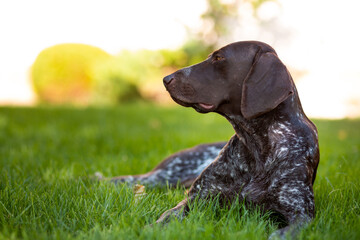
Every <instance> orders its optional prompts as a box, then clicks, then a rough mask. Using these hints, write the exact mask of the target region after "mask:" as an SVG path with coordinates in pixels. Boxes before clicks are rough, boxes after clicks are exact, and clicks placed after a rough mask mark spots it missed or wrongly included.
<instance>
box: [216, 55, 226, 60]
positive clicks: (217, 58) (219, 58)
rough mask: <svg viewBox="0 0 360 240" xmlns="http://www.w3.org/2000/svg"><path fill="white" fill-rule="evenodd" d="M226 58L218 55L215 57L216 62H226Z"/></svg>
mask: <svg viewBox="0 0 360 240" xmlns="http://www.w3.org/2000/svg"><path fill="white" fill-rule="evenodd" d="M224 59H225V58H223V57H222V56H219V55H217V56H215V57H214V61H222V60H224Z"/></svg>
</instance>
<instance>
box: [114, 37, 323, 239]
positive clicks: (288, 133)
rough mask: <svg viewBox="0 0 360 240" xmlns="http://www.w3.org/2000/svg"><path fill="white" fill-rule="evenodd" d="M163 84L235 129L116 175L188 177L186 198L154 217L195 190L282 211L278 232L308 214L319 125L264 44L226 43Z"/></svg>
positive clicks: (184, 207) (183, 206)
mask: <svg viewBox="0 0 360 240" xmlns="http://www.w3.org/2000/svg"><path fill="white" fill-rule="evenodd" d="M164 85H165V87H166V89H167V90H168V91H169V93H170V95H171V97H172V98H173V99H174V100H175V101H176V102H177V103H179V104H180V105H183V106H186V107H193V108H194V109H195V110H197V111H198V112H201V113H206V112H217V113H219V114H221V115H222V116H224V117H225V118H227V120H228V121H229V122H230V123H231V124H232V126H233V128H234V130H235V135H234V136H233V137H232V138H231V139H230V141H229V142H228V143H227V144H226V145H225V146H224V143H219V144H213V145H204V146H200V147H196V148H194V149H190V150H187V151H185V152H181V153H178V154H175V155H173V156H171V157H169V158H168V159H166V160H165V161H164V162H162V163H161V164H160V165H159V166H157V167H156V168H155V169H154V170H153V171H152V172H150V173H148V174H144V175H140V177H139V176H137V177H136V176H135V177H134V176H128V177H118V178H115V179H114V180H115V181H130V182H131V181H140V182H143V183H151V184H155V183H156V182H158V183H160V184H165V182H166V181H168V182H169V183H171V184H176V182H178V181H179V182H181V183H183V184H185V185H189V183H192V184H191V188H190V190H189V192H188V196H187V197H186V199H185V200H183V201H182V202H180V203H179V204H178V205H177V206H176V207H174V208H172V209H170V210H168V211H166V212H165V213H164V214H163V215H162V216H161V217H160V218H159V220H158V221H157V222H158V223H160V222H167V221H168V220H169V219H171V218H172V217H177V218H182V217H184V216H185V215H186V213H187V212H188V211H189V208H188V204H189V202H191V201H193V199H195V198H196V197H199V198H203V199H205V198H207V197H209V196H216V195H219V196H220V197H222V198H224V199H226V200H230V201H231V200H234V199H236V198H238V199H240V200H244V201H245V202H251V203H252V204H255V205H260V206H262V207H263V208H264V209H265V210H273V211H276V212H278V213H280V214H282V215H283V216H284V217H285V219H286V221H287V222H288V223H289V225H288V226H287V227H285V228H283V229H280V230H279V231H278V232H277V233H276V234H278V235H281V236H283V235H284V234H285V233H286V232H287V231H289V230H290V232H294V231H293V229H295V226H300V225H301V224H303V223H306V222H308V221H309V220H311V219H312V218H313V217H314V214H315V207H314V195H313V188H312V186H313V183H314V180H315V176H316V169H317V166H318V163H319V148H318V138H317V130H316V127H315V125H314V124H313V123H312V122H311V121H310V120H309V119H308V118H307V117H306V115H305V114H304V112H303V110H302V107H301V104H300V100H299V97H298V94H297V91H296V88H295V85H294V83H293V81H292V78H291V76H290V74H289V72H288V71H287V69H286V67H285V66H284V65H283V64H282V63H281V61H280V60H279V59H278V57H277V55H276V53H275V51H274V50H273V49H272V48H271V47H270V46H268V45H266V44H264V43H261V42H253V41H250V42H237V43H233V44H230V45H227V46H225V47H223V48H221V49H220V50H217V51H215V52H214V53H212V54H211V55H210V56H209V57H208V59H206V60H205V61H204V62H201V63H199V64H196V65H193V66H190V67H187V68H184V69H181V70H179V71H177V72H175V73H173V74H171V75H169V76H167V77H165V78H164ZM221 148H222V150H221V151H220V149H221ZM214 158H215V159H214ZM212 159H214V160H212ZM189 169H190V170H192V171H190V170H189ZM194 169H195V170H196V171H194ZM185 172H186V174H184V175H182V173H185ZM160 173H161V174H160ZM129 177H130V178H129ZM149 178H150V179H152V180H151V181H147V180H148V179H149ZM146 179H147V180H146ZM164 179H165V180H164ZM146 181H147V182H146Z"/></svg>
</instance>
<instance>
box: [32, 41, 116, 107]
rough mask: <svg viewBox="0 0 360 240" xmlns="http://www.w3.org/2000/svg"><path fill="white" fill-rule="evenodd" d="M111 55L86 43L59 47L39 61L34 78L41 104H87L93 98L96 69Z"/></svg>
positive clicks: (48, 49) (40, 56) (50, 50)
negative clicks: (94, 71)
mask: <svg viewBox="0 0 360 240" xmlns="http://www.w3.org/2000/svg"><path fill="white" fill-rule="evenodd" d="M109 58H111V56H110V55H109V54H108V53H106V52H104V51H103V50H101V49H100V48H97V47H93V46H89V45H84V44H59V45H55V46H52V47H49V48H47V49H45V50H43V51H42V52H41V53H40V54H39V55H38V57H37V58H36V60H35V62H34V64H33V66H32V69H31V78H32V83H33V87H34V90H35V92H36V94H37V96H38V99H39V101H40V102H47V103H59V104H60V103H75V104H86V103H88V102H89V100H90V98H91V91H92V87H93V79H92V76H91V73H92V71H93V70H92V69H93V67H94V66H95V65H96V64H99V63H100V62H101V61H104V60H106V59H109Z"/></svg>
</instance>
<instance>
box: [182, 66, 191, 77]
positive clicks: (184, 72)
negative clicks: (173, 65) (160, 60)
mask: <svg viewBox="0 0 360 240" xmlns="http://www.w3.org/2000/svg"><path fill="white" fill-rule="evenodd" d="M181 71H182V73H183V74H184V76H185V77H189V76H190V73H191V67H187V68H183V69H182V70H181Z"/></svg>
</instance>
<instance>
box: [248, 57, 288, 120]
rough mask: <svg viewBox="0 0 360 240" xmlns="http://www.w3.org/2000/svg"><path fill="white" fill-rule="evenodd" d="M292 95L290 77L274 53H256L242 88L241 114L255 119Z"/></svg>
mask: <svg viewBox="0 0 360 240" xmlns="http://www.w3.org/2000/svg"><path fill="white" fill-rule="evenodd" d="M291 94H293V86H292V81H291V77H290V75H289V73H288V71H287V69H286V67H285V66H284V64H283V63H282V62H281V61H280V59H279V58H278V57H277V56H276V54H275V53H272V52H266V53H260V52H258V53H257V56H256V57H255V62H254V64H253V66H252V67H251V70H250V72H249V74H248V76H247V77H246V78H245V80H244V83H243V86H242V97H241V113H242V114H243V116H244V117H245V118H246V119H251V118H255V117H257V116H260V115H261V114H264V113H266V112H269V111H271V110H273V109H274V108H276V107H277V106H278V105H279V104H280V103H282V102H283V101H284V100H285V99H286V98H288V97H289V96H290V95H291Z"/></svg>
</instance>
